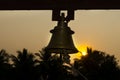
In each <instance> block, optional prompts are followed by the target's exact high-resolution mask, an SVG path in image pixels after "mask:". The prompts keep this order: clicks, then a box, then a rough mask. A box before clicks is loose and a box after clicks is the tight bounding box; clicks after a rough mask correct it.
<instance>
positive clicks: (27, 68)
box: [11, 49, 36, 80]
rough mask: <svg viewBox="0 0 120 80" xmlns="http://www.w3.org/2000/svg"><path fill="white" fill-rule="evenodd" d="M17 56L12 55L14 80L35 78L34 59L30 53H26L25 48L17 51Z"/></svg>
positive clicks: (33, 79)
mask: <svg viewBox="0 0 120 80" xmlns="http://www.w3.org/2000/svg"><path fill="white" fill-rule="evenodd" d="M17 53H18V55H17V57H16V56H14V55H12V56H11V58H12V61H13V68H14V69H13V70H14V74H15V75H16V76H15V79H16V80H35V78H36V75H35V59H34V55H33V54H32V53H28V51H27V49H23V51H22V52H21V51H17Z"/></svg>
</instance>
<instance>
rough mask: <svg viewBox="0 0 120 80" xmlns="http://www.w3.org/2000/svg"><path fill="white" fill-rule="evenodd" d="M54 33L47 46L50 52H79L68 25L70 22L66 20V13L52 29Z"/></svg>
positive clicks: (72, 32)
mask: <svg viewBox="0 0 120 80" xmlns="http://www.w3.org/2000/svg"><path fill="white" fill-rule="evenodd" d="M50 32H51V33H52V37H51V40H50V42H49V44H48V46H47V47H46V48H45V49H46V51H48V52H50V53H62V54H64V53H68V54H69V53H77V52H78V50H77V49H76V48H75V46H74V44H73V40H72V34H74V31H72V30H71V29H70V28H69V27H68V23H67V22H66V21H65V17H64V15H62V16H61V19H60V20H59V21H58V25H57V26H56V27H55V28H54V29H53V30H51V31H50Z"/></svg>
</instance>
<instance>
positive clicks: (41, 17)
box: [0, 10, 120, 60]
mask: <svg viewBox="0 0 120 80" xmlns="http://www.w3.org/2000/svg"><path fill="white" fill-rule="evenodd" d="M51 16H52V12H51V11H39V10H38V11H33V10H30V11H29V10H28V11H27V10H25V11H0V38H1V40H0V45H1V46H0V49H5V50H6V51H7V52H9V53H15V52H16V51H17V50H22V49H23V48H26V49H28V50H29V51H30V52H38V51H39V50H41V49H42V48H44V47H45V46H47V44H48V43H49V40H50V37H51V34H50V32H49V31H50V30H51V29H53V28H54V27H55V26H56V25H57V23H56V22H55V21H52V20H51ZM69 27H70V28H71V29H72V30H73V31H75V34H74V35H73V40H74V44H75V45H76V46H83V45H84V46H86V47H87V46H88V47H92V48H93V49H96V50H100V51H104V52H106V53H109V54H112V55H115V56H116V58H117V59H118V60H120V54H119V53H120V43H119V41H120V35H119V34H120V31H119V30H120V11H119V10H77V11H76V12H75V20H73V21H70V23H69Z"/></svg>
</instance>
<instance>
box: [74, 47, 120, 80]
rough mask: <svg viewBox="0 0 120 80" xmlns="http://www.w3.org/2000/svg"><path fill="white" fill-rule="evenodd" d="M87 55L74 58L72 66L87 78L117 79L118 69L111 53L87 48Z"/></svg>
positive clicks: (119, 77) (119, 71)
mask: <svg viewBox="0 0 120 80" xmlns="http://www.w3.org/2000/svg"><path fill="white" fill-rule="evenodd" d="M87 53H88V55H86V56H82V58H81V59H79V60H76V61H75V63H74V67H75V68H76V69H77V70H79V71H80V72H81V73H82V74H83V75H84V76H86V77H87V78H88V80H118V79H120V69H119V67H118V62H117V60H116V58H115V57H114V56H113V55H108V54H106V53H104V52H101V51H97V50H92V49H91V48H87Z"/></svg>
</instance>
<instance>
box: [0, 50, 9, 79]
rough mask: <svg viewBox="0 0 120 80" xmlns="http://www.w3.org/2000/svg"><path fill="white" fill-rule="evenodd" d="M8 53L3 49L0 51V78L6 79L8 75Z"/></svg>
mask: <svg viewBox="0 0 120 80" xmlns="http://www.w3.org/2000/svg"><path fill="white" fill-rule="evenodd" d="M8 62H9V55H8V53H6V51H5V50H3V49H2V50H1V51H0V80H6V79H7V78H8V77H9V71H10V64H9V63H8Z"/></svg>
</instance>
